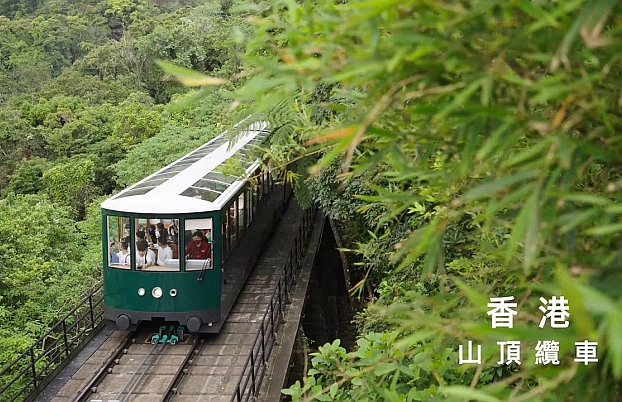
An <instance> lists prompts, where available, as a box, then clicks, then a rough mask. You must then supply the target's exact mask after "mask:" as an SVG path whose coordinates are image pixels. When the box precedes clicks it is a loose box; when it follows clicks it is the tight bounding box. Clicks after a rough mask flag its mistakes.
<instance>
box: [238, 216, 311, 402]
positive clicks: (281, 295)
mask: <svg viewBox="0 0 622 402" xmlns="http://www.w3.org/2000/svg"><path fill="white" fill-rule="evenodd" d="M316 212H317V207H316V206H315V205H313V206H312V207H311V208H309V209H308V210H306V211H305V214H304V215H303V218H302V224H301V225H300V226H299V228H298V233H297V234H296V237H295V238H294V244H293V245H292V248H291V249H290V251H289V254H288V257H287V260H286V261H285V265H284V266H283V269H282V271H281V275H280V276H279V281H278V282H277V286H276V289H275V290H274V293H273V294H272V298H271V299H270V305H269V307H268V309H267V310H266V312H265V313H264V315H263V318H262V320H261V326H260V328H259V331H258V332H257V336H256V337H255V341H254V342H253V346H252V347H251V351H250V353H249V356H248V358H247V359H246V362H245V363H244V368H243V369H242V373H241V374H240V379H239V380H238V383H237V385H236V387H235V391H234V393H233V396H232V397H231V402H242V401H245V402H246V401H249V400H251V398H254V397H255V396H257V394H258V393H259V386H260V385H261V380H262V379H263V375H264V373H265V370H266V363H267V361H268V357H269V356H270V353H271V352H272V347H273V346H274V342H275V340H276V329H277V328H278V326H279V324H280V323H281V320H282V318H283V313H284V304H285V303H286V302H287V301H289V290H290V288H291V286H292V284H293V283H294V275H295V274H296V271H297V270H298V268H299V267H300V263H301V257H302V255H303V252H304V249H305V246H306V244H307V241H308V240H309V238H308V237H309V236H308V234H309V230H310V228H311V225H312V223H313V219H314V218H315V213H316ZM268 330H269V331H268ZM259 341H261V344H260V345H259V347H258V345H257V342H259ZM260 351H261V358H259V352H260ZM258 358H259V359H258ZM244 379H245V381H244V383H243V384H242V380H244Z"/></svg>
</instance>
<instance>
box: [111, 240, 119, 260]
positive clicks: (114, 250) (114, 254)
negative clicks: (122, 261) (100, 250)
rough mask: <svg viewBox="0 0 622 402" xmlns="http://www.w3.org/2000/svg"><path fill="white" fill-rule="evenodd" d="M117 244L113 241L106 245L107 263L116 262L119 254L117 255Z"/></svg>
mask: <svg viewBox="0 0 622 402" xmlns="http://www.w3.org/2000/svg"><path fill="white" fill-rule="evenodd" d="M117 253H118V251H117V246H116V244H115V242H112V243H110V246H109V247H108V263H109V264H118V263H119V256H118V254H117Z"/></svg>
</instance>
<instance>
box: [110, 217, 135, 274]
mask: <svg viewBox="0 0 622 402" xmlns="http://www.w3.org/2000/svg"><path fill="white" fill-rule="evenodd" d="M106 226H107V239H108V266H109V267H110V268H120V269H130V253H129V248H130V247H129V240H130V218H126V217H123V216H108V222H107V225H106Z"/></svg>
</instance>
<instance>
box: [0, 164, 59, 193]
mask: <svg viewBox="0 0 622 402" xmlns="http://www.w3.org/2000/svg"><path fill="white" fill-rule="evenodd" d="M49 167H50V162H49V161H47V160H46V159H44V158H33V159H28V160H25V161H24V162H22V163H21V164H20V165H19V167H18V168H17V169H15V172H14V173H13V174H12V175H11V181H10V182H9V187H8V191H10V192H13V193H16V194H36V193H38V192H39V191H40V190H41V189H42V188H43V184H42V183H41V179H42V178H43V173H44V172H45V171H46V170H47V169H48V168H49Z"/></svg>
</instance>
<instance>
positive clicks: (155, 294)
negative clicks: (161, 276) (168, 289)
mask: <svg viewBox="0 0 622 402" xmlns="http://www.w3.org/2000/svg"><path fill="white" fill-rule="evenodd" d="M151 296H153V297H155V298H156V299H159V298H160V297H162V288H159V287H155V288H153V290H152V291H151Z"/></svg>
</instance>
